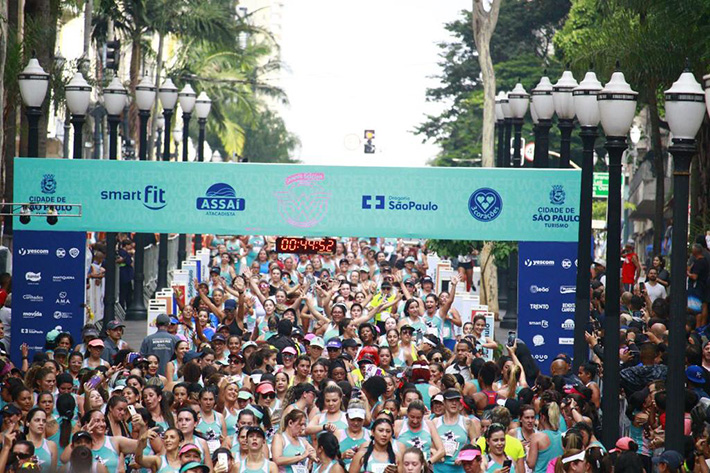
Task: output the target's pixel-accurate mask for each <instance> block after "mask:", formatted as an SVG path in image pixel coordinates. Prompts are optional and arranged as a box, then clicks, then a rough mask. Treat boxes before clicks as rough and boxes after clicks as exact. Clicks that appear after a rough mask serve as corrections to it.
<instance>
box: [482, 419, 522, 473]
mask: <svg viewBox="0 0 710 473" xmlns="http://www.w3.org/2000/svg"><path fill="white" fill-rule="evenodd" d="M505 433H506V432H505V427H504V426H503V424H491V425H490V427H488V430H487V431H486V450H487V453H486V456H485V458H486V462H487V465H488V468H487V469H486V473H515V466H514V465H513V460H512V459H511V458H510V457H508V455H506V454H505Z"/></svg>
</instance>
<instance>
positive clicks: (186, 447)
mask: <svg viewBox="0 0 710 473" xmlns="http://www.w3.org/2000/svg"><path fill="white" fill-rule="evenodd" d="M191 450H195V451H196V452H197V453H199V454H200V457H202V450H200V447H198V446H197V445H195V444H194V443H186V444H185V445H183V446H182V447H181V448H180V452H178V456H180V455H182V454H183V453H187V452H189V451H191Z"/></svg>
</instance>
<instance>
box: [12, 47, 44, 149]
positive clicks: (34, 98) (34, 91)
mask: <svg viewBox="0 0 710 473" xmlns="http://www.w3.org/2000/svg"><path fill="white" fill-rule="evenodd" d="M18 81H19V83H20V95H21V96H22V102H23V103H24V104H25V113H26V114H27V123H28V125H29V126H28V129H29V133H28V136H27V154H28V155H29V157H31V158H38V157H39V117H40V115H41V114H42V103H43V102H44V98H45V96H46V95H47V88H48V87H49V74H47V73H46V72H45V71H44V69H42V66H40V65H39V61H37V58H35V57H33V58H32V59H30V62H29V63H28V64H27V67H25V68H24V70H23V71H22V72H20V74H19V76H18Z"/></svg>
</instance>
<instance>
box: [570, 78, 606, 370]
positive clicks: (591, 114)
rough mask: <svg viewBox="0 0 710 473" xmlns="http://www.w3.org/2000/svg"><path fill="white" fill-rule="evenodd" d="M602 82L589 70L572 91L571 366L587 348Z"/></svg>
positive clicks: (583, 356) (580, 360)
mask: <svg viewBox="0 0 710 473" xmlns="http://www.w3.org/2000/svg"><path fill="white" fill-rule="evenodd" d="M600 90H602V84H601V83H600V82H599V81H598V80H597V76H596V74H594V72H592V71H589V72H587V75H586V76H584V80H583V81H582V82H581V83H580V84H579V86H577V87H576V88H575V89H574V91H573V92H572V96H573V99H574V100H573V102H574V109H575V113H576V115H577V119H578V120H579V124H580V126H581V128H582V131H581V132H580V136H581V137H582V144H583V145H584V150H583V152H582V176H581V177H582V178H581V186H580V194H579V195H580V202H579V230H578V238H577V239H578V243H577V245H578V246H577V261H578V264H577V288H576V291H575V305H574V367H575V368H579V366H580V365H581V364H582V363H584V362H585V361H587V354H588V352H589V349H588V348H587V343H586V341H585V337H584V334H585V332H586V330H587V323H588V322H589V291H590V286H589V283H590V279H591V274H590V269H591V266H592V178H593V174H594V142H595V141H596V139H597V136H598V133H597V128H598V126H599V104H598V103H597V94H598V93H599V91H600Z"/></svg>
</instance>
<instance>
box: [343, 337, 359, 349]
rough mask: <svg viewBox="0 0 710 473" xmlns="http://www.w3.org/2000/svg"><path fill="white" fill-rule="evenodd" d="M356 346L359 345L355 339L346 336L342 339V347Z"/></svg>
mask: <svg viewBox="0 0 710 473" xmlns="http://www.w3.org/2000/svg"><path fill="white" fill-rule="evenodd" d="M358 346H359V345H358V343H357V341H355V340H354V339H352V338H346V339H345V340H343V348H356V347H358Z"/></svg>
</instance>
